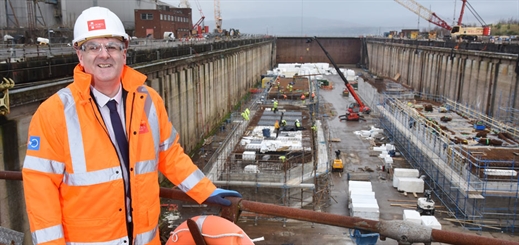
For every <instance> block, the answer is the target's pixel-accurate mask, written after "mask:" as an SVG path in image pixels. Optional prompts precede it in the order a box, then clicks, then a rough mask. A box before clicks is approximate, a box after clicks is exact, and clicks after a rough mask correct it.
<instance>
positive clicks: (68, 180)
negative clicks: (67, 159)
mask: <svg viewBox="0 0 519 245" xmlns="http://www.w3.org/2000/svg"><path fill="white" fill-rule="evenodd" d="M122 178H123V176H122V171H121V167H113V168H106V169H102V170H97V171H91V172H86V173H68V172H66V173H65V175H64V176H63V183H65V184H67V185H70V186H87V185H96V184H101V183H106V182H109V181H114V180H118V179H122Z"/></svg>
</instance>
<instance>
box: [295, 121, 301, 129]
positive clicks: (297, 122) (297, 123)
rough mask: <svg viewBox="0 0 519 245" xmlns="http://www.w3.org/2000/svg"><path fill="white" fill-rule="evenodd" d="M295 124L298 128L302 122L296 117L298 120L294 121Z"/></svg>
mask: <svg viewBox="0 0 519 245" xmlns="http://www.w3.org/2000/svg"><path fill="white" fill-rule="evenodd" d="M294 126H295V127H296V130H298V129H300V128H301V123H300V122H299V119H296V121H295V122H294Z"/></svg>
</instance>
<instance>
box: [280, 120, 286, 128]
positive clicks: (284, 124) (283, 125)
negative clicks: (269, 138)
mask: <svg viewBox="0 0 519 245" xmlns="http://www.w3.org/2000/svg"><path fill="white" fill-rule="evenodd" d="M285 126H287V120H285V119H283V120H281V127H285Z"/></svg>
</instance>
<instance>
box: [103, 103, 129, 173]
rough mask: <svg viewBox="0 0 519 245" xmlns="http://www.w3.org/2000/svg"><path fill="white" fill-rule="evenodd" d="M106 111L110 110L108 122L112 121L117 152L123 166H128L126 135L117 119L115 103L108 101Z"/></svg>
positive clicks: (119, 119) (118, 118) (119, 120)
mask: <svg viewBox="0 0 519 245" xmlns="http://www.w3.org/2000/svg"><path fill="white" fill-rule="evenodd" d="M106 105H107V106H108V109H110V120H111V121H112V128H113V130H114V134H115V140H116V141H117V145H118V146H119V151H120V152H121V155H122V157H123V160H124V166H129V165H130V162H129V160H128V158H129V154H128V140H127V139H126V135H125V134H124V127H123V123H122V122H121V118H120V117H119V113H117V101H115V100H110V101H108V103H106Z"/></svg>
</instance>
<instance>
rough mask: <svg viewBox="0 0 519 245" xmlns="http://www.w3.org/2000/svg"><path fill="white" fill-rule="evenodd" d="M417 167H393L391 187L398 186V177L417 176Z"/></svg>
mask: <svg viewBox="0 0 519 245" xmlns="http://www.w3.org/2000/svg"><path fill="white" fill-rule="evenodd" d="M419 174H420V173H419V172H418V169H413V168H395V169H394V170H393V187H395V188H396V187H398V178H399V177H414V178H418V175H419Z"/></svg>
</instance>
